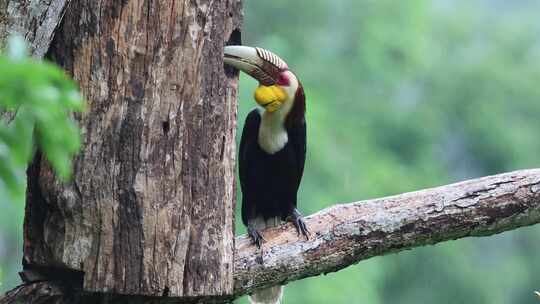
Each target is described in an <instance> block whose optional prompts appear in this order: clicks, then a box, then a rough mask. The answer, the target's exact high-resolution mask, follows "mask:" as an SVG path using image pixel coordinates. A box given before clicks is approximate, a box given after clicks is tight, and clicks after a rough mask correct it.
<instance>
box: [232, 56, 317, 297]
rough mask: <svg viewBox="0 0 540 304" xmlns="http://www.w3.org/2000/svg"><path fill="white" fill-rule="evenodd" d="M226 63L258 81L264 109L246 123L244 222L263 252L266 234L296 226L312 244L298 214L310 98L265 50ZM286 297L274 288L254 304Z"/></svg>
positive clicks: (260, 293) (258, 96)
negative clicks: (282, 225) (285, 223)
mask: <svg viewBox="0 0 540 304" xmlns="http://www.w3.org/2000/svg"><path fill="white" fill-rule="evenodd" d="M224 61H225V63H226V64H228V65H231V66H233V67H235V68H237V69H239V70H241V71H243V72H245V73H247V74H249V75H250V76H251V77H253V78H255V79H256V80H258V81H259V86H258V87H257V89H256V90H255V94H254V97H255V101H256V102H257V103H258V104H259V107H257V108H255V109H254V110H252V111H251V112H250V113H249V114H248V116H247V118H246V122H245V125H244V130H243V131H242V138H241V140H240V155H239V171H240V186H241V188H242V221H243V222H244V225H246V226H247V230H248V234H249V235H250V236H251V238H252V239H253V241H254V242H255V244H256V245H257V246H258V247H259V248H260V247H261V244H262V241H263V240H264V237H263V235H262V234H261V229H263V228H267V227H274V226H277V225H279V224H280V223H281V221H282V220H283V221H292V222H293V223H294V225H295V226H296V229H297V231H298V233H299V234H300V233H302V234H303V235H304V236H305V237H306V238H308V229H307V227H306V224H305V222H304V219H303V217H302V215H301V214H300V212H299V211H298V209H297V207H296V206H297V204H296V202H297V200H296V196H297V192H298V187H299V186H300V181H301V179H302V174H303V172H304V163H305V159H306V121H305V109H306V104H305V96H304V90H303V88H302V85H301V84H300V81H299V80H298V78H297V77H296V76H295V75H294V74H293V73H292V72H291V71H290V70H289V67H288V66H287V64H286V63H285V61H283V60H282V59H281V58H279V57H278V56H277V55H275V54H274V53H272V52H270V51H267V50H265V49H261V48H253V47H247V46H226V47H225V50H224ZM282 293H283V291H282V288H281V287H272V288H269V289H266V290H262V291H258V292H256V293H254V294H253V295H252V296H251V301H252V303H279V302H280V301H281V295H282Z"/></svg>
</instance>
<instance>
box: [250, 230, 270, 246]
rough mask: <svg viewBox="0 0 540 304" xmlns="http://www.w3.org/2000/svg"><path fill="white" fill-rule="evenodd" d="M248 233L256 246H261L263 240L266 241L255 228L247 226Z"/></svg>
mask: <svg viewBox="0 0 540 304" xmlns="http://www.w3.org/2000/svg"><path fill="white" fill-rule="evenodd" d="M247 230H248V235H249V236H250V237H251V239H252V240H253V242H254V243H255V245H257V248H261V245H262V243H263V241H265V242H266V239H265V238H264V237H263V235H262V234H261V233H260V232H259V231H258V230H257V229H255V228H253V227H249V226H248V229H247Z"/></svg>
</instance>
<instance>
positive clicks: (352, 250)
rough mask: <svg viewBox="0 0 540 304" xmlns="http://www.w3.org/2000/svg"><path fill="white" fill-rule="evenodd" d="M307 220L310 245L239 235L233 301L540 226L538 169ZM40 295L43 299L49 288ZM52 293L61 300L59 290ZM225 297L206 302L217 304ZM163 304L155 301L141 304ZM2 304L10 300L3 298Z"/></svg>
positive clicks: (283, 232)
mask: <svg viewBox="0 0 540 304" xmlns="http://www.w3.org/2000/svg"><path fill="white" fill-rule="evenodd" d="M306 221H307V224H308V227H309V228H310V231H311V238H310V239H309V240H305V239H302V238H299V237H298V235H297V233H296V230H295V229H294V227H293V226H292V224H287V225H282V226H280V227H276V228H270V229H267V230H265V231H264V235H265V238H266V240H267V242H265V243H264V245H263V248H262V250H257V249H256V248H255V246H254V245H252V244H251V241H250V240H249V239H248V238H247V236H245V235H243V236H239V237H237V238H236V251H235V269H234V283H235V294H234V297H239V296H242V295H244V294H248V293H251V292H252V291H253V290H255V289H259V288H264V287H269V286H272V285H276V284H284V283H287V282H290V281H294V280H299V279H302V278H306V277H311V276H316V275H320V274H323V273H329V272H334V271H338V270H340V269H343V268H345V267H347V266H349V265H352V264H355V263H358V262H359V261H361V260H365V259H368V258H370V257H374V256H380V255H385V254H388V253H393V252H398V251H401V250H404V249H408V248H412V247H419V246H424V245H429V244H435V243H438V242H442V241H447V240H454V239H459V238H463V237H468V236H487V235H492V234H496V233H499V232H503V231H508V230H512V229H515V228H518V227H522V226H527V225H532V224H535V223H538V222H540V169H532V170H522V171H515V172H511V173H505V174H500V175H494V176H488V177H484V178H479V179H474V180H469V181H465V182H461V183H457V184H451V185H447V186H442V187H438V188H433V189H426V190H421V191H417V192H411V193H405V194H401V195H396V196H391V197H385V198H379V199H373V200H367V201H361V202H356V203H351V204H340V205H335V206H332V207H330V208H327V209H324V210H322V211H320V212H317V213H316V214H313V215H311V216H309V217H307V218H306ZM53 286H54V285H53ZM31 287H32V285H31V284H30V286H28V288H31ZM34 290H36V288H35V287H34V288H33V289H32V290H31V292H35V291H34ZM37 290H38V291H39V292H38V293H41V294H43V292H41V291H42V290H45V289H43V288H39V289H37ZM46 291H50V289H46ZM15 292H19V293H21V292H23V291H21V289H20V288H19V289H17V290H15V291H12V292H11V295H12V296H13V295H14V293H15ZM54 293H55V296H57V297H58V296H59V295H58V294H57V293H58V292H57V291H56V290H55V292H54ZM26 294H28V293H26ZM8 295H9V294H8ZM14 298H16V297H14ZM19 299H20V298H19ZM186 300H189V299H184V300H180V299H178V301H179V302H180V301H184V302H185V301H186ZM192 300H193V299H192ZM227 300H230V299H223V298H221V299H220V298H214V299H208V301H209V302H210V301H211V302H215V303H220V302H226V301H227ZM165 301H166V299H162V300H160V299H156V298H153V299H151V300H150V299H146V300H141V302H140V303H164V302H165ZM0 303H13V302H12V301H9V299H7V298H4V301H2V300H0ZM55 303H65V302H55ZM94 303H97V302H94Z"/></svg>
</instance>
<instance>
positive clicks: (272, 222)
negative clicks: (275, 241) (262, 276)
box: [249, 217, 283, 304]
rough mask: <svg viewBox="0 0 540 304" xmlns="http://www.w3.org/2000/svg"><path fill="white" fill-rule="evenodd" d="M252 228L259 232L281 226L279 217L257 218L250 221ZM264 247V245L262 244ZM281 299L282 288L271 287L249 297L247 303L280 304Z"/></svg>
mask: <svg viewBox="0 0 540 304" xmlns="http://www.w3.org/2000/svg"><path fill="white" fill-rule="evenodd" d="M250 224H251V225H253V228H255V229H257V230H261V229H264V228H269V227H276V226H278V225H279V224H281V219H280V218H279V217H272V218H269V219H267V220H265V219H264V218H262V217H257V218H254V219H252V220H250ZM263 247H264V243H263ZM282 297H283V286H272V287H270V288H266V289H261V290H258V291H256V292H254V293H253V294H252V295H250V296H249V302H250V303H252V304H281V298H282Z"/></svg>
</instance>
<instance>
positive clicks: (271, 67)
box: [223, 45, 289, 86]
mask: <svg viewBox="0 0 540 304" xmlns="http://www.w3.org/2000/svg"><path fill="white" fill-rule="evenodd" d="M223 53H224V62H225V64H228V65H230V66H233V67H235V68H237V69H239V70H240V71H243V72H244V73H246V74H248V75H250V76H251V77H253V78H255V79H256V80H258V81H259V82H260V83H261V84H262V85H265V86H271V85H274V84H276V82H277V81H278V79H279V75H280V73H281V72H283V71H286V70H288V69H289V67H288V66H287V64H286V63H285V61H283V59H281V58H279V56H277V55H276V54H274V53H272V52H270V51H268V50H265V49H262V48H254V47H249V46H242V45H229V46H226V47H225V49H224V52H223Z"/></svg>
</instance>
